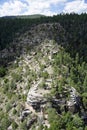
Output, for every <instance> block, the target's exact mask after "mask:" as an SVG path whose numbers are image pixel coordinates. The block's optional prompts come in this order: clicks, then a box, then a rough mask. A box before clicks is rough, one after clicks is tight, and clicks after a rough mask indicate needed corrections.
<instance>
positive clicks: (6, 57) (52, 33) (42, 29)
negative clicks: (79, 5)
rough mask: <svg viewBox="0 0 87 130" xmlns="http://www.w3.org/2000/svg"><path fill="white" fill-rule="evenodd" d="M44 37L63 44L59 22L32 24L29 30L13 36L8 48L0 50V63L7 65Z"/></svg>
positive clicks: (62, 34)
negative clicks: (15, 36)
mask: <svg viewBox="0 0 87 130" xmlns="http://www.w3.org/2000/svg"><path fill="white" fill-rule="evenodd" d="M17 35H18V34H17ZM45 39H49V40H53V39H54V40H55V41H57V43H58V44H60V43H61V44H65V43H66V38H65V31H64V29H63V28H62V26H61V25H60V24H59V23H48V24H47V23H46V24H45V23H44V24H39V25H37V26H36V25H34V26H33V27H31V28H30V30H28V31H27V32H25V33H23V34H22V35H19V36H18V37H17V38H15V39H14V40H13V42H12V43H11V44H10V46H9V47H8V48H5V49H3V50H2V51H0V64H1V65H7V63H8V62H10V61H12V60H14V59H15V57H17V56H20V55H21V54H22V53H26V51H28V49H29V48H32V47H33V46H36V45H38V44H40V43H42V42H43V41H44V40H45Z"/></svg>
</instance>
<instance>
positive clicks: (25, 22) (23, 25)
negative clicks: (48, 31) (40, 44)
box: [0, 14, 87, 60]
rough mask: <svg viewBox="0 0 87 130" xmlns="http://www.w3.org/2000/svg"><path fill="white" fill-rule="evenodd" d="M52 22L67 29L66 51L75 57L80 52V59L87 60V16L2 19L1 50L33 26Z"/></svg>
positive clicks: (0, 24) (0, 27)
mask: <svg viewBox="0 0 87 130" xmlns="http://www.w3.org/2000/svg"><path fill="white" fill-rule="evenodd" d="M51 22H59V23H60V24H61V26H62V27H63V28H64V29H65V31H66V37H67V42H68V47H66V49H67V50H68V51H70V53H71V54H72V55H73V56H74V54H76V53H77V52H78V51H79V54H80V57H83V59H84V60H87V57H86V50H87V14H81V15H78V14H70V15H69V14H62V15H61V14H60V15H57V16H53V17H40V18H36V19H30V18H22V19H21V18H20V17H19V18H13V19H11V18H0V49H3V48H5V47H7V46H9V44H10V43H11V42H12V41H13V39H14V38H15V37H16V34H17V33H20V34H21V33H24V32H25V31H26V30H28V29H30V27H31V26H34V25H37V24H41V23H51ZM61 40H62V39H61ZM65 46H66V45H65Z"/></svg>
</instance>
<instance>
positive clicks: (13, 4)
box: [0, 0, 87, 17]
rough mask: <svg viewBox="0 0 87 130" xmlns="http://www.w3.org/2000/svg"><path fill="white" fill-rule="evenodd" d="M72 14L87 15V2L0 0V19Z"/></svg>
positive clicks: (83, 0) (76, 0)
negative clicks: (17, 16) (3, 17)
mask: <svg viewBox="0 0 87 130" xmlns="http://www.w3.org/2000/svg"><path fill="white" fill-rule="evenodd" d="M72 12H75V13H78V14H80V13H84V12H86V13H87V0H0V17H2V16H14V15H32V14H43V15H46V16H52V15H56V14H60V13H72Z"/></svg>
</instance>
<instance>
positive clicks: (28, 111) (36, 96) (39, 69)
mask: <svg viewBox="0 0 87 130" xmlns="http://www.w3.org/2000/svg"><path fill="white" fill-rule="evenodd" d="M41 26H42V25H40V26H39V28H40V27H41ZM44 26H45V25H44ZM46 26H48V25H46ZM39 28H38V29H39ZM33 31H34V30H32V35H33V37H36V36H37V35H36V33H35V34H34V33H33ZM38 32H39V31H38ZM46 32H47V31H46ZM50 33H51V32H50ZM26 34H27V33H26ZM40 35H41V36H42V35H43V37H44V33H42V34H40ZM47 35H48V34H47ZM46 38H47V39H46V40H42V41H43V42H42V41H41V42H40V44H38V46H33V48H30V49H28V50H27V51H26V50H24V48H23V49H22V53H21V55H20V57H18V58H17V59H16V60H15V61H14V62H13V63H12V64H11V65H10V66H8V72H7V74H6V75H5V76H4V77H2V78H0V129H1V130H5V129H7V130H14V129H15V130H16V129H17V130H39V129H41V130H43V129H45V130H54V129H55V130H62V129H64V130H65V129H74V128H75V129H80V128H81V129H84V128H86V124H87V121H86V119H87V114H86V109H87V104H86V101H84V102H83V100H85V98H86V95H85V96H84V98H83V100H82V96H81V91H80V89H82V88H80V87H81V86H80V85H79V83H78V82H76V80H77V77H75V76H76V75H75V74H74V71H76V70H78V73H79V75H80V78H82V79H81V80H82V83H83V82H84V79H85V77H86V72H87V71H86V70H87V68H86V66H87V64H85V63H84V65H82V64H81V65H80V64H78V60H77V59H76V60H75V61H74V60H73V59H72V58H71V57H70V55H69V53H67V52H65V50H64V48H63V47H61V46H60V45H58V43H56V42H55V41H54V40H49V39H48V37H46ZM19 39H20V38H19ZM44 39H45V37H44ZM50 39H51V38H50ZM22 40H24V38H23V39H22ZM32 40H33V38H32ZM26 43H27V42H26ZM26 43H25V46H24V47H26ZM20 44H21V43H20ZM23 45H24V44H23ZM25 49H27V48H25ZM23 50H24V52H25V53H24V52H23ZM20 51H21V50H20ZM76 67H77V68H78V69H77V68H76ZM81 70H82V71H81ZM82 72H83V75H82V76H83V77H82V76H81V74H82ZM79 75H78V76H79ZM74 80H75V81H74ZM82 87H84V86H82ZM83 91H84V92H85V87H84V90H83ZM84 92H83V93H82V94H85V93H84ZM78 113H79V114H78ZM84 115H85V116H84ZM77 121H78V122H77ZM76 122H77V123H78V125H77V123H76Z"/></svg>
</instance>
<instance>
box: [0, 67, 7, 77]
mask: <svg viewBox="0 0 87 130" xmlns="http://www.w3.org/2000/svg"><path fill="white" fill-rule="evenodd" d="M5 75H6V68H4V67H0V77H3V76H5Z"/></svg>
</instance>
